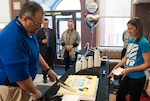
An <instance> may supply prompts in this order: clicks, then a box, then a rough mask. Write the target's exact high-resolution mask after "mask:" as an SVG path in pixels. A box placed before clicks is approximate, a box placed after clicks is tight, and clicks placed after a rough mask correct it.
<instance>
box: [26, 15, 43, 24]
mask: <svg viewBox="0 0 150 101" xmlns="http://www.w3.org/2000/svg"><path fill="white" fill-rule="evenodd" d="M27 18H28V19H29V20H31V21H32V22H33V23H34V24H35V25H36V26H41V24H42V23H38V22H36V21H34V20H33V19H32V18H30V17H27Z"/></svg>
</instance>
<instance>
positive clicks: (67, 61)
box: [64, 51, 78, 71]
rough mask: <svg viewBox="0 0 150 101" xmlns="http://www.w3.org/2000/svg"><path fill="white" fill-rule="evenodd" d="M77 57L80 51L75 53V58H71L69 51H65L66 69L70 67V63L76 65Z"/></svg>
mask: <svg viewBox="0 0 150 101" xmlns="http://www.w3.org/2000/svg"><path fill="white" fill-rule="evenodd" d="M77 57H78V53H76V54H75V59H74V60H71V58H70V56H69V51H65V57H64V61H65V70H66V71H67V70H68V69H69V65H75V63H76V61H77Z"/></svg>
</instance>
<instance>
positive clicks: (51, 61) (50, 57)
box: [42, 47, 55, 79]
mask: <svg viewBox="0 0 150 101" xmlns="http://www.w3.org/2000/svg"><path fill="white" fill-rule="evenodd" d="M43 58H44V60H45V61H46V63H47V64H48V66H49V67H51V68H52V69H53V64H54V58H55V51H54V50H53V49H52V48H51V47H47V51H46V55H45V56H43ZM42 74H43V78H44V79H46V78H47V72H45V71H44V70H42Z"/></svg>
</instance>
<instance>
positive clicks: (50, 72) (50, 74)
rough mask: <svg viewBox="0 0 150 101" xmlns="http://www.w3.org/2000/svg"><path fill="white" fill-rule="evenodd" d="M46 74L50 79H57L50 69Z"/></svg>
mask: <svg viewBox="0 0 150 101" xmlns="http://www.w3.org/2000/svg"><path fill="white" fill-rule="evenodd" d="M47 74H48V77H49V78H50V80H51V81H53V82H54V81H55V80H56V79H57V74H56V73H55V72H54V71H53V70H52V69H51V70H49V71H48V73H47Z"/></svg>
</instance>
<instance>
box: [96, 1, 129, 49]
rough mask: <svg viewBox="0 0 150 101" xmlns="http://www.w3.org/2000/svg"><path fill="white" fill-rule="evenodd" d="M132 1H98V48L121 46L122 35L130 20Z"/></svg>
mask: <svg viewBox="0 0 150 101" xmlns="http://www.w3.org/2000/svg"><path fill="white" fill-rule="evenodd" d="M131 6H132V0H100V1H99V14H100V21H99V26H98V33H99V38H98V40H99V46H123V41H122V33H123V31H124V30H126V29H127V22H128V21H129V20H130V18H131V8H132V7H131Z"/></svg>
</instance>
